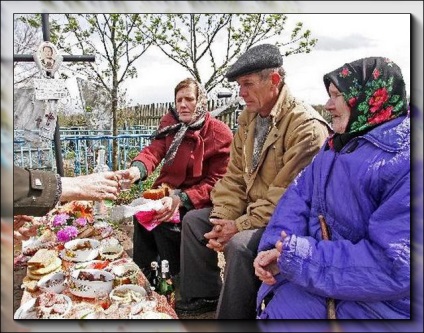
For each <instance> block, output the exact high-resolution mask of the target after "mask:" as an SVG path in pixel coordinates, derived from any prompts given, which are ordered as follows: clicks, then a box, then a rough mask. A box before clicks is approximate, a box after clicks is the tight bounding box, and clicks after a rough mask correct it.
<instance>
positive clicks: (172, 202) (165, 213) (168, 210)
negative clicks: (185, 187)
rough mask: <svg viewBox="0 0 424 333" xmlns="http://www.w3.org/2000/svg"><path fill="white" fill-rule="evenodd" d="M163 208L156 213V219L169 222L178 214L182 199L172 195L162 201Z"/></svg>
mask: <svg viewBox="0 0 424 333" xmlns="http://www.w3.org/2000/svg"><path fill="white" fill-rule="evenodd" d="M161 201H162V204H163V207H162V208H161V209H159V210H158V211H157V212H156V215H155V218H156V219H157V220H158V221H160V222H169V221H171V219H172V217H173V216H174V215H175V214H176V213H177V211H178V209H179V207H180V204H181V199H180V197H179V196H178V195H171V196H169V197H164V198H162V199H161Z"/></svg>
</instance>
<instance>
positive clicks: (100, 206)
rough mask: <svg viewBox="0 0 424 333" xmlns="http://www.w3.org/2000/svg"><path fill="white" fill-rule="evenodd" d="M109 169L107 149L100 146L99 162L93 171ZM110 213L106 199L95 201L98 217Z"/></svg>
mask: <svg viewBox="0 0 424 333" xmlns="http://www.w3.org/2000/svg"><path fill="white" fill-rule="evenodd" d="M105 171H109V167H108V166H107V164H106V149H105V147H104V146H100V147H99V150H98V152H97V163H96V166H95V167H94V170H93V172H95V173H98V172H105ZM107 214H108V208H107V206H106V203H105V201H104V200H100V201H96V202H94V215H95V216H96V217H97V218H105V217H107Z"/></svg>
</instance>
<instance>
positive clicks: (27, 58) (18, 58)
mask: <svg viewBox="0 0 424 333" xmlns="http://www.w3.org/2000/svg"><path fill="white" fill-rule="evenodd" d="M41 25H42V30H43V40H44V42H50V29H49V14H41ZM47 47H48V46H47ZM94 60H95V57H94V55H63V56H61V61H70V62H80V61H89V62H94ZM13 61H15V62H34V61H35V60H34V56H33V55H32V54H14V55H13ZM43 61H44V59H43V60H41V61H38V62H39V63H37V65H41V67H42V68H43V69H45V70H46V74H47V76H50V75H52V73H54V72H52V71H55V70H56V69H57V68H58V66H60V62H59V64H56V66H54V65H53V64H54V61H53V63H49V62H43ZM36 62H37V61H36ZM45 117H47V121H48V123H47V124H49V122H50V121H51V120H52V118H51V117H52V116H51V114H49V115H45ZM53 119H54V117H53ZM38 121H39V122H41V121H42V119H41V118H40V119H37V120H36V122H38ZM53 142H54V151H55V155H56V168H57V172H58V174H59V175H61V176H64V170H63V160H62V151H61V147H60V132H59V118H57V119H56V128H55V132H54V139H53Z"/></svg>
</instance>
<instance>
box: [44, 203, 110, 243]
mask: <svg viewBox="0 0 424 333" xmlns="http://www.w3.org/2000/svg"><path fill="white" fill-rule="evenodd" d="M48 215H49V223H48V225H49V227H50V229H51V230H52V231H53V232H55V233H56V237H57V241H58V242H60V243H66V242H68V241H70V240H72V239H75V238H84V237H90V236H93V235H94V234H95V233H96V228H95V219H94V216H93V206H92V203H91V202H89V201H70V202H68V203H66V204H65V205H63V206H60V207H58V208H55V209H53V210H52V211H50V212H49V214H48ZM104 228H108V229H112V227H111V226H110V225H107V226H105V227H104ZM102 231H103V234H104V230H102ZM110 231H111V230H110Z"/></svg>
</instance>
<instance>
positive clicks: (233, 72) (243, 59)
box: [225, 44, 283, 82]
mask: <svg viewBox="0 0 424 333" xmlns="http://www.w3.org/2000/svg"><path fill="white" fill-rule="evenodd" d="M282 65H283V57H282V56H281V54H280V51H279V50H278V47H276V46H275V45H271V44H261V45H257V46H254V47H251V48H250V49H248V50H247V51H246V52H245V53H244V54H242V55H241V56H240V58H238V60H237V61H236V62H235V63H234V64H233V65H232V66H231V67H230V69H229V70H228V72H227V74H226V75H225V76H226V78H227V79H228V81H230V82H231V81H235V80H236V79H237V78H238V77H240V76H242V75H247V74H251V73H254V72H258V71H260V70H262V69H265V68H276V67H281V66H282Z"/></svg>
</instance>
